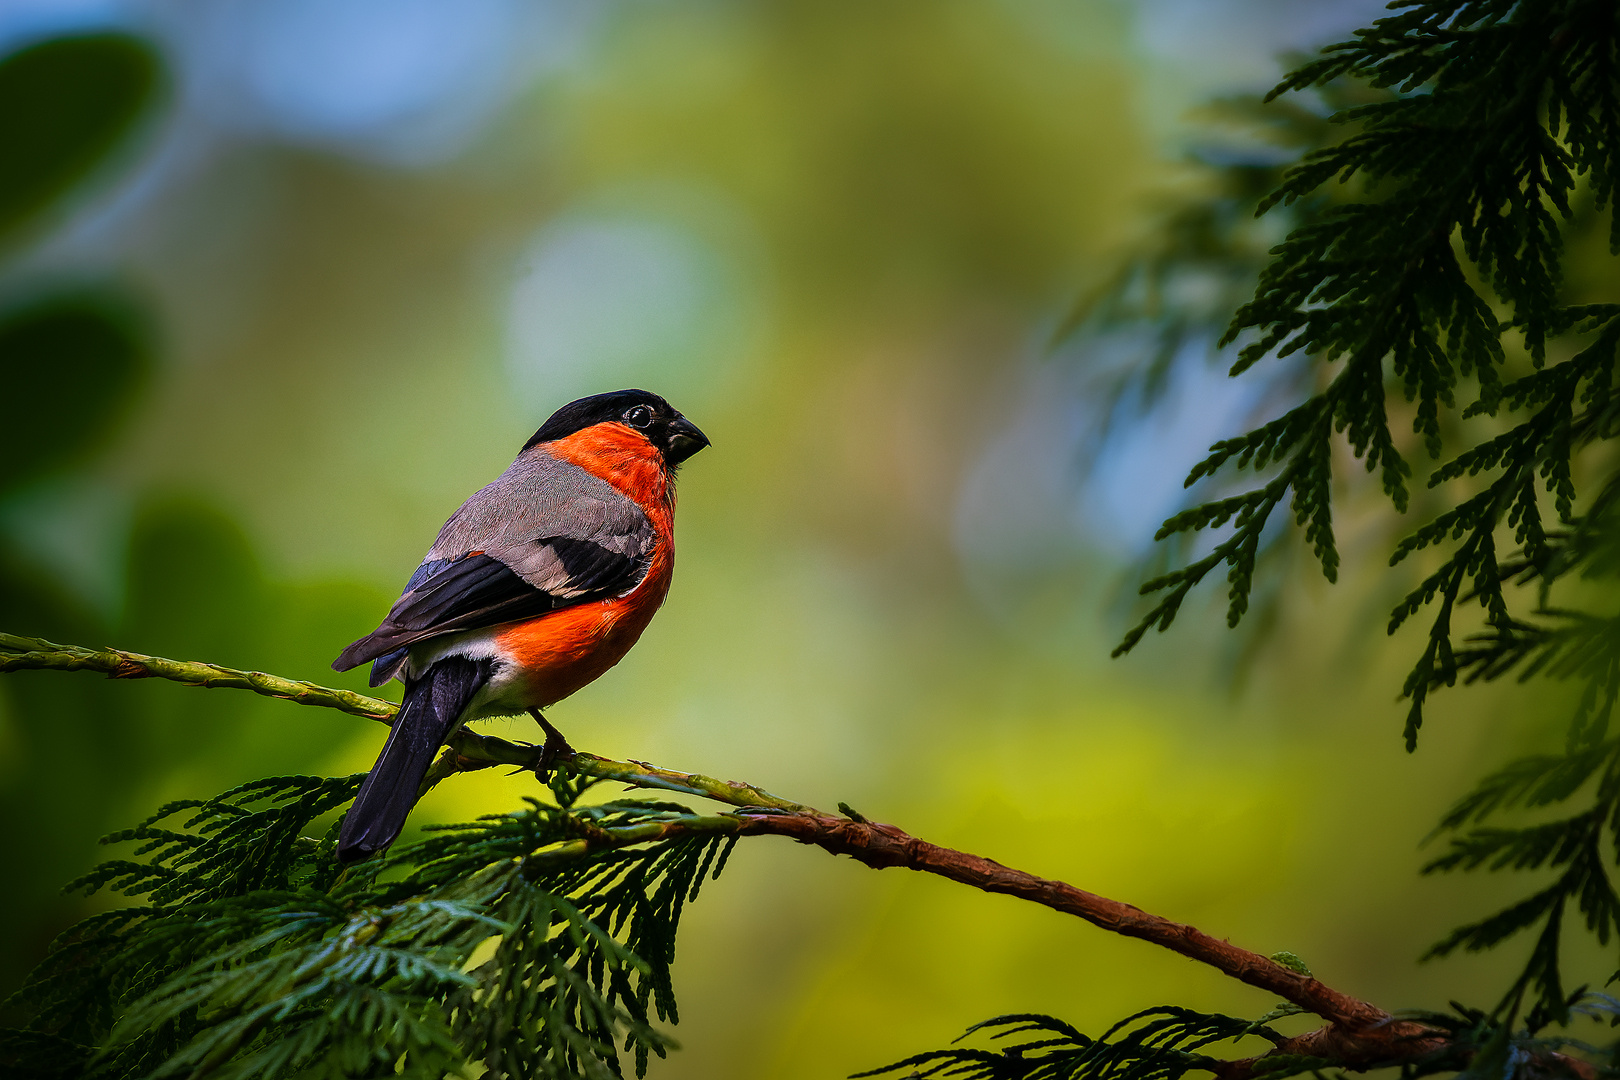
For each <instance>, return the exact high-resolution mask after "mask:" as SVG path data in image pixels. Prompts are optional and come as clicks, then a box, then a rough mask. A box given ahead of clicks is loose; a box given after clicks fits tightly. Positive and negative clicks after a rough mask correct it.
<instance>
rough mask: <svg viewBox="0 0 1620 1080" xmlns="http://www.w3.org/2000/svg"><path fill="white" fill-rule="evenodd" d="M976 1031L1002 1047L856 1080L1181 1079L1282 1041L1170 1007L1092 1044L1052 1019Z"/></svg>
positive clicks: (1255, 1028) (1306, 1067) (991, 1023)
mask: <svg viewBox="0 0 1620 1080" xmlns="http://www.w3.org/2000/svg"><path fill="white" fill-rule="evenodd" d="M979 1032H987V1033H989V1036H990V1038H991V1040H992V1041H994V1042H998V1043H1002V1045H1001V1046H999V1047H998V1048H997V1049H994V1050H975V1049H968V1048H962V1049H950V1050H933V1051H930V1052H928V1053H924V1054H916V1055H913V1056H912V1057H909V1058H906V1059H905V1060H903V1061H897V1062H895V1063H894V1064H892V1065H885V1066H884V1067H882V1068H879V1069H872V1070H870V1071H868V1072H862V1073H856V1074H855V1075H856V1076H857V1077H870V1076H883V1075H885V1074H887V1073H894V1072H899V1071H900V1070H901V1069H911V1070H912V1071H911V1072H909V1073H907V1074H906V1075H907V1076H914V1077H934V1076H940V1077H947V1076H948V1077H961V1078H964V1080H1103V1078H1119V1080H1126V1078H1129V1080H1178V1078H1179V1077H1181V1076H1184V1075H1186V1074H1187V1073H1188V1072H1194V1071H1202V1072H1212V1073H1213V1072H1216V1071H1217V1070H1218V1068H1219V1064H1220V1063H1219V1059H1216V1058H1211V1057H1209V1056H1206V1055H1204V1054H1202V1053H1199V1051H1200V1050H1202V1049H1203V1048H1205V1047H1207V1046H1209V1045H1211V1044H1213V1043H1219V1042H1227V1041H1236V1040H1239V1039H1242V1038H1244V1037H1246V1036H1251V1035H1252V1036H1260V1037H1262V1038H1263V1039H1265V1040H1266V1041H1267V1043H1268V1044H1271V1043H1277V1042H1281V1041H1282V1037H1281V1036H1280V1035H1277V1033H1276V1032H1274V1031H1271V1030H1270V1029H1269V1028H1266V1027H1265V1026H1264V1025H1260V1024H1258V1023H1257V1022H1256V1021H1252V1020H1240V1019H1237V1018H1236V1017H1231V1016H1222V1015H1220V1014H1219V1013H1200V1012H1197V1011H1195V1010H1192V1009H1184V1008H1180V1007H1178V1006H1171V1005H1165V1006H1160V1007H1159V1008H1156V1009H1148V1010H1145V1011H1143V1012H1140V1013H1136V1014H1135V1015H1133V1016H1129V1017H1126V1018H1125V1019H1124V1020H1122V1021H1120V1022H1119V1023H1118V1024H1115V1025H1114V1026H1113V1027H1112V1028H1110V1029H1109V1030H1108V1031H1107V1032H1105V1033H1104V1034H1103V1035H1101V1036H1100V1037H1098V1038H1096V1039H1092V1038H1089V1037H1088V1036H1086V1035H1084V1034H1082V1033H1081V1032H1080V1031H1079V1030H1077V1029H1076V1028H1074V1027H1073V1026H1071V1025H1069V1024H1067V1023H1064V1022H1063V1021H1062V1020H1059V1019H1057V1018H1056V1017H1051V1016H1042V1015H1039V1014H1033V1013H1026V1014H1018V1015H1012V1016H998V1017H995V1018H994V1019H991V1020H986V1021H984V1022H982V1023H979V1024H975V1025H974V1026H973V1027H971V1028H969V1029H968V1030H967V1032H966V1033H965V1034H964V1035H963V1038H966V1037H967V1036H969V1035H973V1034H976V1033H979ZM1331 1064H1332V1062H1328V1061H1324V1060H1322V1059H1318V1058H1295V1059H1284V1058H1283V1057H1272V1058H1268V1059H1267V1066H1268V1067H1267V1068H1266V1069H1265V1074H1266V1075H1267V1076H1276V1077H1279V1078H1281V1077H1285V1076H1294V1075H1297V1074H1299V1073H1302V1072H1309V1071H1311V1070H1313V1069H1317V1068H1321V1067H1323V1066H1325V1065H1331Z"/></svg>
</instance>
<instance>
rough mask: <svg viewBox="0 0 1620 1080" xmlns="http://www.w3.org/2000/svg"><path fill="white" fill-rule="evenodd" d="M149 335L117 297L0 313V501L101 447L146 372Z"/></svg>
mask: <svg viewBox="0 0 1620 1080" xmlns="http://www.w3.org/2000/svg"><path fill="white" fill-rule="evenodd" d="M149 337H150V334H149V332H148V331H146V329H145V328H144V327H143V326H141V325H140V316H139V314H138V313H136V312H132V311H130V310H129V309H128V307H127V304H126V303H125V302H124V301H123V300H122V298H121V297H119V296H117V295H116V294H115V295H112V296H106V295H101V294H97V293H62V292H58V293H53V294H51V295H49V296H47V297H46V298H45V299H43V300H39V301H36V302H34V303H31V304H27V305H24V306H22V307H20V308H15V309H13V310H11V311H8V312H5V313H4V314H0V378H3V379H4V381H5V388H6V395H5V397H4V399H0V495H3V493H4V492H5V491H6V490H8V489H14V488H16V487H19V486H21V485H22V484H24V483H27V482H28V481H30V480H32V479H34V478H36V477H37V476H38V475H40V474H41V473H44V472H47V471H49V470H51V469H54V468H59V467H61V466H63V465H67V464H74V463H77V462H79V461H82V460H83V459H85V458H87V457H88V456H89V455H90V454H92V453H94V452H95V451H96V450H99V449H101V448H102V447H103V446H105V444H106V443H107V441H108V440H109V439H110V438H111V437H112V435H113V434H114V432H115V431H116V430H117V425H118V421H119V420H120V419H122V417H121V415H120V414H121V413H124V412H127V411H128V409H129V407H130V405H131V403H132V399H133V398H134V396H135V394H136V393H137V392H138V391H139V390H140V388H141V385H142V384H143V383H144V382H145V381H146V379H147V377H148V376H149V374H150V368H151V362H152V361H151V348H152V346H151V343H150V341H149Z"/></svg>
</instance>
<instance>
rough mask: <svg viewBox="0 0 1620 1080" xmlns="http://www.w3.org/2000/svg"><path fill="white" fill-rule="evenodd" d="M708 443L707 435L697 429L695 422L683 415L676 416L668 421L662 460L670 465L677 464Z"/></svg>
mask: <svg viewBox="0 0 1620 1080" xmlns="http://www.w3.org/2000/svg"><path fill="white" fill-rule="evenodd" d="M708 445H709V437H708V436H707V435H705V434H703V432H701V431H699V430H698V428H697V425H696V424H694V423H692V421H690V420H688V419H687V418H686V417H684V416H677V417H676V418H675V419H674V420H671V421H670V423H669V428H668V434H667V435H666V436H665V439H664V460H665V461H668V462H669V463H670V464H671V465H679V464H680V463H681V462H683V461H685V460H686V459H687V458H689V457H691V456H692V455H693V454H695V453H697V452H698V451H699V450H701V449H703V448H704V447H705V446H708Z"/></svg>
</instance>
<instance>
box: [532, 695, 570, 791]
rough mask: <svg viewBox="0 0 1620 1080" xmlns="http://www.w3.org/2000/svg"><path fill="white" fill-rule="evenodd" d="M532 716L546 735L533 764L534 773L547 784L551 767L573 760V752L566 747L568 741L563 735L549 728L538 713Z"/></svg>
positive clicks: (546, 721)
mask: <svg viewBox="0 0 1620 1080" xmlns="http://www.w3.org/2000/svg"><path fill="white" fill-rule="evenodd" d="M533 715H534V719H535V722H536V723H538V724H539V725H540V727H541V728H542V729H544V731H545V733H546V742H545V745H544V746H542V747H541V748H540V757H539V759H538V760H537V761H536V762H535V763H534V773H535V775H536V776H538V777H539V778H540V780H541V781H542V782H543V783H549V782H550V780H551V769H552V766H554V765H556V764H557V762H558V761H571V760H573V757H574V754H575V750H574V748H573V747H572V746H569V745H568V740H567V739H566V738H564V736H563V733H562V732H560V731H558V730H557V729H556V728H554V727H552V726H551V722H550V721H548V720H547V719H546V718H545V717H544V716H541V715H540V713H539V712H538V711H536V712H535V713H534V714H533Z"/></svg>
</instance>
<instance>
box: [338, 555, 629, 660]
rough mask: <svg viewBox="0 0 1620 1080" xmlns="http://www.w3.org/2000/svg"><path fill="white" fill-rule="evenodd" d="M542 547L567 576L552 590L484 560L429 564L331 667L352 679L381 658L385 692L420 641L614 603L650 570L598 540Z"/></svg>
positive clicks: (470, 557)
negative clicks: (409, 650)
mask: <svg viewBox="0 0 1620 1080" xmlns="http://www.w3.org/2000/svg"><path fill="white" fill-rule="evenodd" d="M536 543H539V544H544V545H547V546H549V547H550V548H551V549H552V550H553V551H554V552H555V553H556V555H557V558H558V560H559V561H560V562H561V563H562V566H563V569H564V571H565V574H564V576H563V578H562V580H561V581H560V582H558V583H556V584H554V585H553V587H552V588H550V589H542V588H538V587H536V586H535V585H533V584H531V583H529V582H527V581H525V580H524V579H523V578H522V577H520V576H519V575H518V573H517V572H516V571H515V570H513V569H512V568H511V567H510V566H508V565H507V564H506V563H504V562H502V561H501V560H500V559H497V558H494V557H492V556H490V555H486V554H484V553H483V552H473V553H471V554H468V555H464V556H462V557H461V558H459V559H430V560H428V561H427V562H424V563H423V564H422V565H421V566H420V567H418V568H417V570H416V573H414V574H412V575H411V580H410V582H409V583H408V584H407V585H406V587H405V593H404V595H403V596H401V597H400V598H399V600H398V601H397V602H396V603H395V604H394V607H393V610H392V611H390V612H389V613H388V617H387V618H386V619H384V620H383V623H382V625H381V626H379V627H377V629H376V630H373V631H372V632H371V633H369V634H367V635H366V636H365V637H363V638H361V639H360V640H359V641H356V642H355V643H354V644H353V645H350V646H349V647H348V648H347V649H344V650H343V654H342V655H341V656H339V657H338V658H337V660H336V661H335V662H334V663H333V664H332V666H333V667H334V668H336V669H337V670H338V671H347V670H349V669H350V668H352V667H356V666H358V665H360V664H363V663H365V662H366V661H368V660H377V659H379V658H381V659H382V660H383V661H385V663H383V664H380V665H379V666H378V670H376V671H374V673H373V685H379V684H380V683H382V682H386V681H387V680H388V678H390V677H392V675H393V674H394V673H395V669H397V667H398V666H399V663H400V662H401V661H403V660H404V656H403V655H395V654H398V653H400V651H401V650H402V649H404V648H406V647H408V646H410V645H412V644H414V643H416V642H418V641H423V640H425V639H427V638H431V637H437V636H439V635H440V634H448V633H454V632H456V631H460V630H479V629H483V628H484V627H488V626H495V625H498V624H499V623H505V622H516V621H518V620H520V619H532V618H535V617H536V616H539V615H544V614H546V613H547V612H550V611H557V610H559V609H561V608H565V607H573V606H574V605H575V604H585V603H590V602H591V601H593V600H602V599H605V598H607V597H609V596H615V595H618V594H619V593H623V592H626V591H628V590H629V589H631V588H633V587H634V586H635V585H636V584H637V583H638V582H639V581H640V580H641V578H642V576H643V575H644V574H645V572H646V568H647V563H648V560H647V559H646V558H645V557H637V556H634V555H625V554H621V553H619V552H616V551H611V550H609V549H608V548H605V547H603V546H602V545H601V544H598V543H596V542H595V541H592V540H579V539H575V538H572V537H551V538H547V539H542V540H539V541H536ZM385 668H386V669H387V670H384V669H385ZM378 676H380V678H378Z"/></svg>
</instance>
